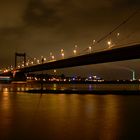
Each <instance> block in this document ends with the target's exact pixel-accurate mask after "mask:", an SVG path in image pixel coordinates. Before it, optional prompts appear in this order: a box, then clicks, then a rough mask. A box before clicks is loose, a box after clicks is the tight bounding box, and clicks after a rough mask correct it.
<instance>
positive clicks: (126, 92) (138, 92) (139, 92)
mask: <svg viewBox="0 0 140 140" xmlns="http://www.w3.org/2000/svg"><path fill="white" fill-rule="evenodd" d="M26 92H27V93H36V94H37V93H38V94H40V93H41V94H47V93H53V94H97V95H107V94H112V95H140V90H70V89H66V90H41V89H40V90H35V89H34V90H27V91H26Z"/></svg>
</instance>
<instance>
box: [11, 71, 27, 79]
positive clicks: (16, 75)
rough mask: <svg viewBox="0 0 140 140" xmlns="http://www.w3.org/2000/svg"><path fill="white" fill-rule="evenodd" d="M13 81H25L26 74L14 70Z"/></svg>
mask: <svg viewBox="0 0 140 140" xmlns="http://www.w3.org/2000/svg"><path fill="white" fill-rule="evenodd" d="M13 81H26V75H25V73H23V72H15V74H14V75H13Z"/></svg>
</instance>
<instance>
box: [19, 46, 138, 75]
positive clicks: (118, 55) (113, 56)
mask: <svg viewBox="0 0 140 140" xmlns="http://www.w3.org/2000/svg"><path fill="white" fill-rule="evenodd" d="M139 58H140V44H136V45H130V46H125V47H121V48H113V49H108V50H104V51H100V52H94V53H89V54H85V55H80V56H75V57H71V58H67V59H62V60H57V61H52V62H47V63H43V64H38V65H34V66H29V67H24V68H21V69H18V71H20V72H23V73H28V72H36V71H43V70H51V69H60V68H68V67H76V66H83V65H90V64H100V63H107V62H116V61H124V60H131V59H139Z"/></svg>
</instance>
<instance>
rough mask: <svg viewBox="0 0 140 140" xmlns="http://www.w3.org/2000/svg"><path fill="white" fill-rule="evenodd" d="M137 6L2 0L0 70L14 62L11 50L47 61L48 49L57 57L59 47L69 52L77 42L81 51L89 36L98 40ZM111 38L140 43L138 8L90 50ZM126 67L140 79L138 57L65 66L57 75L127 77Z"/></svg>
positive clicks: (124, 1) (84, 0) (118, 0)
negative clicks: (95, 63)
mask: <svg viewBox="0 0 140 140" xmlns="http://www.w3.org/2000/svg"><path fill="white" fill-rule="evenodd" d="M139 8H140V1H139V0H98V1H97V0H96V1H95V0H70V1H68V0H4V1H3V0H0V48H1V51H0V68H2V67H7V66H9V65H13V64H14V53H15V51H17V52H26V53H27V54H28V56H30V57H37V58H40V57H41V56H44V57H46V58H47V59H48V60H49V54H50V52H52V53H53V54H54V55H55V57H56V59H60V53H59V52H60V50H61V49H62V48H63V49H64V51H65V56H66V57H68V56H72V55H73V54H72V53H73V52H72V50H73V49H74V46H75V44H76V45H77V46H78V48H77V50H78V52H79V53H83V52H84V51H83V50H84V49H85V48H87V47H88V46H89V45H91V44H92V41H93V40H99V39H100V38H101V37H103V36H104V35H105V34H107V33H109V32H110V31H111V30H113V29H114V28H115V27H116V26H117V25H119V24H120V23H121V22H122V21H124V20H125V19H126V18H127V17H129V16H130V15H131V14H132V13H133V12H135V11H136V10H137V9H139ZM118 32H119V33H120V36H119V37H118V38H117V37H116V35H117V33H118ZM110 38H111V39H112V42H113V41H114V42H113V43H114V44H115V45H120V44H128V43H131V42H140V11H139V12H137V14H136V15H135V16H134V17H132V18H131V19H130V20H129V21H128V22H127V23H126V24H124V25H123V26H121V27H120V28H119V29H118V30H117V31H115V32H113V34H111V36H109V37H108V38H106V39H105V40H104V41H102V42H101V43H99V44H97V45H95V46H94V48H93V51H95V50H102V49H104V48H107V47H108V46H107V43H106V42H107V40H108V39H110ZM132 53H133V52H132ZM129 69H134V70H135V71H136V73H137V78H140V73H139V70H140V60H131V61H125V62H117V63H107V64H100V65H90V66H83V67H77V68H72V69H70V68H69V69H65V70H62V71H60V73H61V72H64V73H65V74H71V75H74V74H75V75H76V74H79V75H91V74H93V75H99V76H101V77H103V78H105V79H117V78H119V79H123V78H125V79H129V78H131V75H132V74H131V71H130V70H129ZM58 72H59V71H58Z"/></svg>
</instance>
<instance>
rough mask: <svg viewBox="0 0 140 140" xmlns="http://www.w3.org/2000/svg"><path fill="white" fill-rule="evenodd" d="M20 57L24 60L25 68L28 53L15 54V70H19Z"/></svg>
mask: <svg viewBox="0 0 140 140" xmlns="http://www.w3.org/2000/svg"><path fill="white" fill-rule="evenodd" d="M18 57H19V58H22V61H23V62H24V66H26V53H17V52H16V53H15V69H16V68H17V62H18Z"/></svg>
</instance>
